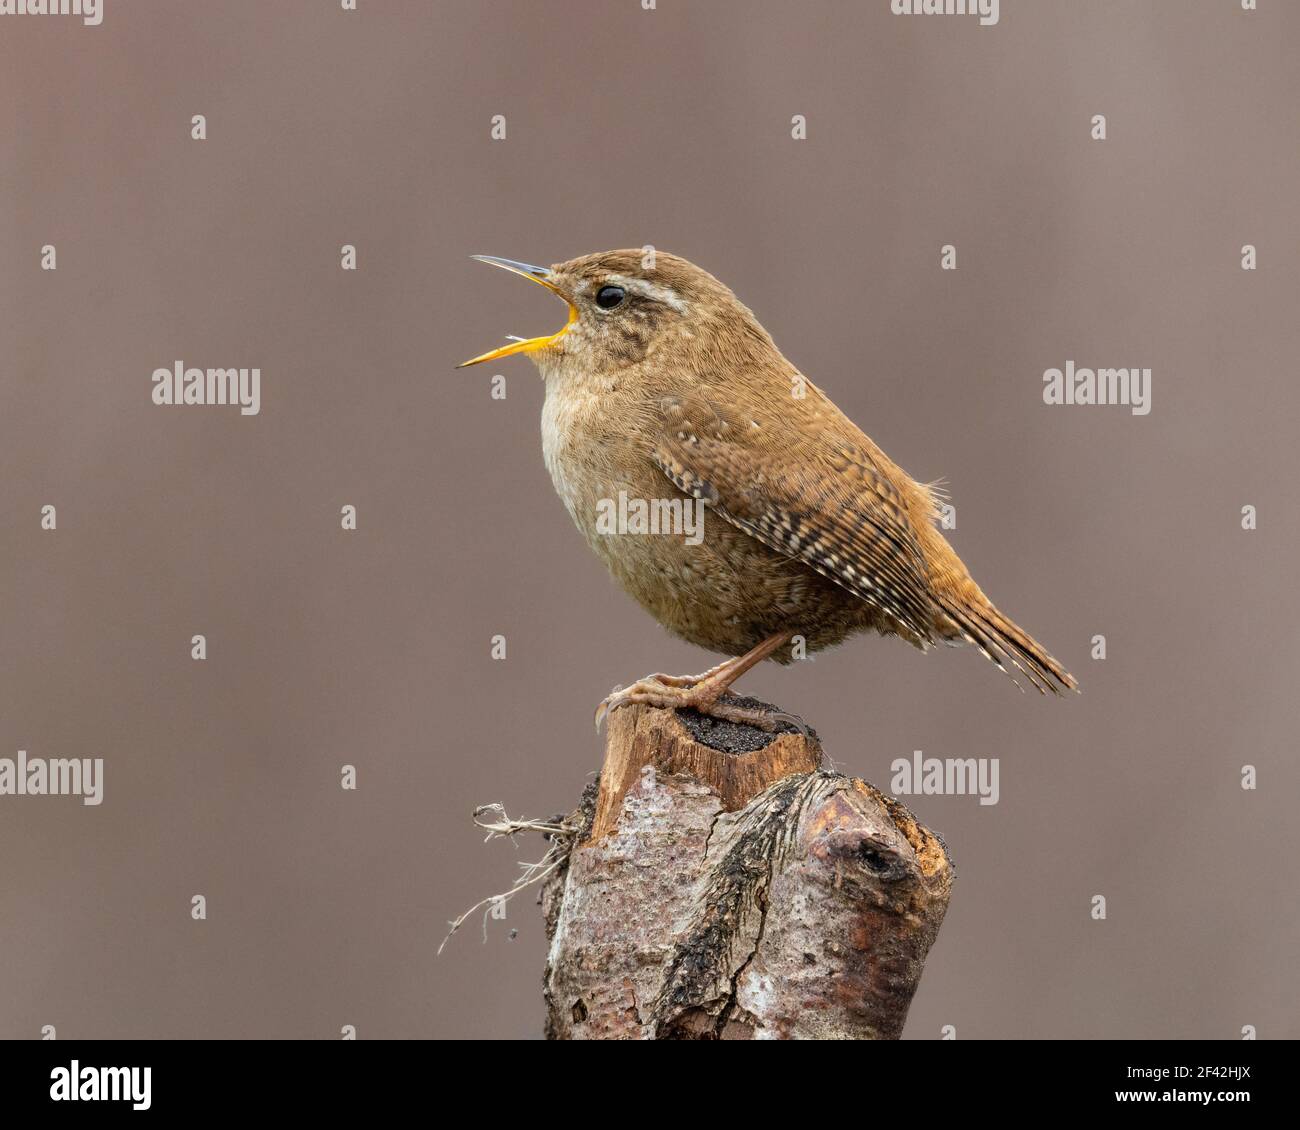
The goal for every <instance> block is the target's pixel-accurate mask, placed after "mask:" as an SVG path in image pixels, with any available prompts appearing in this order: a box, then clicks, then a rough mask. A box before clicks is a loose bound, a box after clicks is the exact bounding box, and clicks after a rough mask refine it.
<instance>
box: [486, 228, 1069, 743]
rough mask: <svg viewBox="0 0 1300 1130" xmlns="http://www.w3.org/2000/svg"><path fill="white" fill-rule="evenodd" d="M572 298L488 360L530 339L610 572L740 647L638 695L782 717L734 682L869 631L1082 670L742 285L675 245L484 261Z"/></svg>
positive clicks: (564, 493) (661, 607)
mask: <svg viewBox="0 0 1300 1130" xmlns="http://www.w3.org/2000/svg"><path fill="white" fill-rule="evenodd" d="M486 261H488V262H492V263H495V264H496V265H499V266H506V267H507V268H508V269H511V270H515V271H516V272H517V273H519V274H525V275H526V276H527V277H530V278H532V279H534V281H537V282H540V283H542V285H544V286H546V287H547V288H548V289H550V290H553V291H555V292H556V293H557V294H559V295H560V296H561V297H563V298H564V299H565V300H566V301H567V302H568V303H569V305H570V320H569V324H568V325H567V326H566V327H565V328H564V329H563V330H561V331H559V332H558V333H556V334H553V335H551V336H549V337H545V338H534V339H531V340H529V341H524V342H517V343H516V344H514V345H511V346H506V347H504V348H503V349H500V350H494V351H492V352H491V353H488V354H485V355H484V356H483V357H479V358H475V359H474V361H472V362H466V364H474V363H477V362H478V361H484V360H491V359H495V358H497V357H501V356H505V355H507V354H511V353H527V354H528V355H529V356H530V357H531V358H532V359H533V360H534V362H535V363H536V364H537V367H538V369H539V371H540V372H541V375H542V376H543V378H544V379H545V382H546V399H545V405H544V407H543V410H542V435H543V451H544V454H545V458H546V465H547V468H548V469H549V470H550V473H551V477H552V479H553V481H554V483H555V487H556V490H557V491H558V492H559V495H560V497H561V498H562V499H563V500H564V503H565V505H566V507H567V508H568V511H569V514H570V516H571V517H572V518H573V520H574V522H575V524H576V525H577V527H578V529H579V530H580V531H581V532H582V533H583V535H584V537H586V539H587V542H588V544H589V545H590V546H591V547H592V549H593V550H594V551H595V552H596V554H597V556H599V557H600V558H601V560H603V561H604V562H605V564H606V565H607V566H608V568H609V570H610V572H611V573H612V574H613V575H614V577H615V579H616V580H617V581H618V582H619V583H620V584H621V585H622V586H623V588H624V589H626V590H627V592H628V593H629V594H630V595H631V596H632V597H633V598H635V599H636V600H637V601H638V602H639V603H640V604H641V605H642V606H643V607H644V608H645V609H646V610H647V611H648V612H649V613H650V614H651V615H652V616H654V617H655V618H656V619H657V620H659V622H660V623H662V624H663V625H664V626H665V627H666V628H668V630H669V631H671V632H673V633H674V634H675V635H678V636H680V637H681V638H683V639H685V640H688V641H689V642H691V643H694V644H697V645H699V646H700V647H704V648H707V649H709V650H711V651H715V652H721V653H722V654H724V655H733V656H739V657H740V658H739V659H736V660H732V661H730V662H729V663H726V664H722V665H721V666H720V667H719V668H715V669H714V671H712V672H706V673H705V674H704V675H702V676H694V677H688V678H672V677H669V676H650V677H649V678H648V679H645V680H641V681H639V682H638V683H636V684H634V685H633V686H632V687H630V688H628V689H627V690H625V691H621V692H619V693H617V694H615V695H612V696H611V697H610V698H609V699H607V700H606V702H605V703H604V704H602V708H601V710H600V711H598V715H597V717H598V720H599V717H600V716H601V714H603V712H604V710H605V709H606V708H609V709H614V708H617V707H619V706H622V705H625V704H626V703H628V702H651V703H654V704H656V705H661V706H694V707H696V708H698V709H702V710H704V711H706V712H707V713H711V714H715V715H717V716H720V717H727V718H734V719H736V720H740V721H749V722H754V723H756V724H760V725H768V726H769V727H770V725H771V724H772V720H771V718H770V717H759V716H758V715H757V714H756V712H753V711H747V710H745V709H744V708H742V707H738V706H736V705H735V704H734V703H732V702H730V700H727V699H724V698H723V697H722V696H723V692H724V691H725V690H726V689H727V687H728V686H730V684H731V683H732V682H733V681H734V680H735V679H736V678H737V677H738V676H739V675H740V674H741V673H743V672H744V671H745V670H747V669H748V668H749V667H750V666H752V665H753V664H754V663H756V662H758V661H759V660H760V659H763V658H772V659H774V660H776V661H777V662H789V661H790V657H791V656H790V651H789V650H788V649H786V648H785V647H784V645H785V644H786V643H787V642H789V640H790V639H791V638H792V637H795V636H802V637H803V638H804V640H805V641H806V649H807V651H808V652H813V651H817V650H819V649H821V648H825V647H830V646H833V645H834V644H837V643H840V642H841V641H842V640H843V639H844V638H845V637H846V636H848V635H850V634H852V633H854V632H858V631H863V630H866V629H875V630H876V631H878V632H880V633H881V634H884V635H897V636H901V637H902V638H903V639H905V640H907V641H908V642H910V643H912V644H914V645H916V646H917V647H920V648H923V649H924V648H926V647H928V646H929V645H930V644H932V643H935V642H939V641H943V642H951V643H961V642H968V643H971V644H974V645H975V646H976V647H977V648H978V649H979V650H980V651H981V652H982V653H983V654H984V655H985V656H987V657H988V658H989V659H991V660H992V661H993V662H994V663H996V664H997V665H998V666H999V667H1000V668H1002V669H1003V670H1004V671H1007V672H1008V673H1009V674H1012V676H1013V677H1015V675H1016V673H1019V674H1020V675H1022V676H1023V677H1024V679H1025V680H1026V681H1027V682H1029V683H1030V684H1032V685H1033V686H1035V687H1037V688H1038V689H1039V690H1040V691H1053V692H1059V691H1060V690H1063V689H1073V688H1074V687H1075V681H1074V679H1073V678H1072V677H1071V676H1070V675H1069V674H1068V673H1067V672H1066V671H1065V669H1064V668H1063V667H1062V666H1061V665H1060V664H1059V663H1057V662H1056V660H1055V659H1053V658H1052V657H1051V656H1050V655H1049V654H1048V653H1047V652H1046V651H1045V650H1044V649H1043V648H1042V646H1041V645H1039V644H1038V643H1037V642H1035V641H1034V640H1033V639H1032V638H1030V637H1029V636H1028V635H1027V634H1026V633H1025V632H1023V631H1022V630H1021V629H1020V628H1018V627H1017V626H1016V625H1015V624H1014V623H1012V621H1011V620H1009V619H1007V618H1006V617H1005V616H1003V615H1002V613H1001V612H999V611H998V610H997V608H995V607H994V606H993V604H992V603H991V602H990V601H989V599H988V598H987V597H986V596H985V595H984V593H983V592H981V591H980V588H979V586H978V585H976V584H975V582H974V581H973V580H972V579H971V577H970V574H969V573H968V572H967V571H966V567H965V566H964V565H963V564H962V562H961V560H960V559H959V558H958V557H957V555H956V553H954V552H953V550H952V547H951V546H950V545H949V544H948V542H947V541H946V540H945V539H944V537H943V535H942V534H941V533H940V531H939V529H938V527H937V526H936V501H935V497H934V494H933V492H932V491H931V489H930V488H928V487H926V486H924V485H922V484H920V483H917V482H915V481H914V480H913V479H911V478H910V477H909V476H908V475H907V474H906V473H905V472H904V471H903V470H902V469H901V468H899V467H898V466H897V465H896V464H894V463H893V462H892V461H891V460H890V459H889V458H888V457H887V456H886V455H885V454H884V452H882V451H881V450H880V448H878V447H877V446H876V445H875V444H874V443H873V442H872V441H871V440H870V439H869V438H867V436H866V435H864V434H863V432H862V431H861V430H860V429H859V428H858V427H857V426H856V425H855V424H854V423H853V422H852V421H851V420H850V419H849V418H848V417H847V416H845V415H844V413H842V412H841V411H840V410H839V409H838V408H837V407H836V406H835V405H834V403H832V402H831V400H830V399H829V398H828V397H827V396H826V394H825V393H823V392H822V391H821V390H820V389H819V388H817V387H816V386H815V385H814V384H812V382H810V381H808V380H807V379H806V378H804V377H803V375H802V374H801V373H799V371H798V370H797V369H796V368H795V367H794V366H793V365H792V364H791V363H790V362H789V361H787V360H786V359H785V358H784V357H783V356H782V355H781V353H780V351H779V350H778V349H777V348H776V345H775V343H774V342H773V341H772V339H771V337H770V336H769V335H768V333H767V331H766V330H764V329H763V327H762V326H761V325H759V323H758V321H757V319H756V318H755V317H754V315H753V314H752V313H751V312H750V310H749V309H748V308H747V307H746V306H744V305H743V304H742V303H741V302H740V301H739V300H738V299H737V298H736V296H735V295H734V294H732V292H731V291H730V290H729V289H728V288H727V287H725V286H724V285H723V284H722V283H720V282H719V281H718V280H717V279H715V278H714V277H713V276H712V275H710V274H708V273H707V272H706V271H703V270H701V269H700V268H699V267H696V266H695V265H694V264H692V263H689V262H687V261H686V260H685V259H681V258H678V257H677V256H675V255H668V254H666V253H664V252H657V253H655V254H654V255H653V257H652V259H651V258H647V257H644V256H643V252H641V251H610V252H603V253H599V254H595V255H586V256H583V257H581V258H578V259H573V260H570V261H569V262H567V263H560V264H557V265H556V266H555V267H553V268H536V267H527V266H525V265H523V264H514V263H511V262H510V261H508V260H491V259H488V260H486ZM620 492H623V493H624V494H625V495H626V497H627V498H628V499H645V500H652V499H663V498H675V499H677V500H679V501H680V500H683V499H684V497H685V498H690V499H694V500H699V502H701V503H703V505H704V508H705V509H704V523H703V538H702V540H701V541H700V542H699V544H691V541H692V539H690V538H688V537H687V536H686V535H685V534H681V533H679V534H675V535H665V534H651V535H647V534H644V533H630V532H629V533H618V532H615V533H611V532H610V531H609V529H608V528H607V527H603V526H602V525H601V523H600V522H599V521H598V520H597V516H598V514H599V513H600V512H601V509H602V507H605V508H606V510H608V507H609V505H610V502H611V501H612V500H615V499H618V498H619V497H620Z"/></svg>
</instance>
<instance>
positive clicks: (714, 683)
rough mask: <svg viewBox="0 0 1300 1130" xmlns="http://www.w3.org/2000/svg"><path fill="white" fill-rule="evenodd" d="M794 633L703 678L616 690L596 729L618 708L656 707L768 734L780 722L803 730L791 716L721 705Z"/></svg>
mask: <svg viewBox="0 0 1300 1130" xmlns="http://www.w3.org/2000/svg"><path fill="white" fill-rule="evenodd" d="M793 634H794V633H792V632H778V633H777V634H776V635H774V636H769V637H768V638H767V639H765V640H763V641H762V643H760V644H758V646H757V647H753V648H751V649H750V650H749V651H747V652H745V654H744V655H739V656H737V657H736V658H735V659H728V660H727V661H726V662H725V663H719V664H718V665H717V666H716V667H714V668H712V669H711V670H709V671H705V672H704V674H702V675H696V676H694V677H691V676H680V675H647V676H646V677H645V678H644V679H638V680H637V681H636V682H635V683H633V684H632V685H631V686H630V687H624V688H622V689H616V690H615V691H614V692H613V693H612V694H610V695H609V697H608V698H606V699H605V701H604V702H602V703H601V704H600V705H599V706H598V707H596V729H598V730H599V729H600V724H601V722H603V721H604V720H605V715H606V714H608V713H610V712H611V711H614V710H617V709H618V708H619V707H620V706H631V705H633V704H635V703H640V704H643V705H645V706H657V707H660V708H661V709H664V710H681V709H687V708H689V709H692V710H698V711H699V712H700V713H701V714H706V715H708V716H709V717H710V718H721V719H724V720H725V721H728V722H740V723H743V724H745V725H749V726H757V727H758V728H759V729H760V730H766V731H768V732H769V733H771V732H772V731H774V730H775V729H776V727H777V724H778V723H780V722H789V723H791V724H792V725H794V726H797V727H798V728H799V729H800V730H806V727H805V726H804V724H803V723H802V722H801V721H800V720H799V719H798V718H796V717H795V716H794V715H792V714H780V713H771V712H769V711H765V710H757V709H755V708H753V707H748V706H739V705H737V704H735V703H730V702H722V701H721V699H722V696H723V695H724V694H725V693H726V692H727V690H728V689H729V688H730V687H731V685H732V683H734V682H735V681H736V680H737V679H739V678H740V676H741V675H743V674H744V673H745V672H746V671H748V670H749V669H750V668H751V667H754V666H756V665H758V664H759V663H761V662H762V661H763V660H764V659H766V658H768V656H770V655H772V654H773V652H775V651H776V650H777V649H778V648H780V647H782V646H783V645H784V644H786V643H788V642H789V640H790V639H791V638H792V636H793Z"/></svg>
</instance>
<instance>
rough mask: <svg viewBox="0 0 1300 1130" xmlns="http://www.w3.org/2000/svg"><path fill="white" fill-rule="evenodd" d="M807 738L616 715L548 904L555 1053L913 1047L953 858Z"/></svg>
mask: <svg viewBox="0 0 1300 1130" xmlns="http://www.w3.org/2000/svg"><path fill="white" fill-rule="evenodd" d="M741 701H744V702H746V703H748V704H750V705H759V706H764V705H766V704H761V703H758V704H755V703H754V700H752V699H746V700H741ZM768 709H771V710H774V709H775V708H772V707H768ZM788 729H789V732H782V733H778V734H775V735H773V734H768V733H765V732H764V731H762V730H758V729H754V728H752V727H749V726H737V725H734V724H732V723H720V722H717V721H715V720H714V719H710V718H705V717H702V716H700V715H699V714H696V713H694V712H693V711H683V712H680V713H677V712H674V711H668V710H658V709H654V708H650V707H644V706H631V707H626V708H624V709H621V710H618V711H615V712H614V714H613V715H612V716H611V717H610V720H609V736H608V740H607V743H606V749H605V764H604V768H603V769H602V771H601V775H600V782H599V786H598V787H597V788H591V787H589V788H588V790H587V793H586V795H585V796H584V798H583V804H582V806H581V807H580V808H579V809H578V810H577V811H576V812H575V813H574V814H573V815H572V816H571V817H569V819H568V821H567V823H568V825H569V826H570V827H573V828H575V829H577V831H576V832H575V833H574V842H573V847H572V849H571V851H570V853H569V857H568V861H567V864H566V865H565V866H564V867H563V868H561V869H558V870H557V871H556V872H555V873H554V874H553V875H552V876H551V877H550V878H549V880H548V881H547V883H546V885H545V887H544V888H543V891H542V905H543V908H544V913H545V916H546V927H547V937H548V938H549V939H550V943H551V944H550V952H549V955H548V959H547V963H546V973H545V981H544V984H545V997H546V1007H547V1022H546V1035H547V1037H548V1038H550V1039H705V1040H708V1039H897V1038H898V1036H899V1035H900V1034H901V1032H902V1030H903V1022H904V1021H905V1020H906V1018H907V1010H908V1007H909V1005H910V1004H911V1001H912V996H913V994H914V993H915V992H916V987H917V984H918V982H919V981H920V977H921V971H922V968H923V966H924V963H925V957H926V954H927V953H928V952H929V949H930V946H931V945H932V944H933V942H934V939H935V936H936V934H937V933H938V931H939V926H940V923H941V922H942V921H943V916H944V912H945V911H946V910H947V906H948V895H949V891H950V889H951V886H952V877H953V868H952V863H951V860H950V859H949V857H948V852H947V849H946V848H945V846H944V844H943V841H942V840H941V839H940V838H939V837H938V836H937V835H935V834H934V833H933V832H931V831H929V830H928V829H926V828H924V827H923V826H922V825H921V824H920V823H919V822H918V821H917V820H916V818H915V817H914V816H913V815H912V814H911V813H910V812H909V811H908V810H907V809H906V808H904V807H903V805H901V804H899V803H898V802H897V801H896V800H894V799H893V798H892V797H889V796H886V795H884V794H883V793H881V792H880V791H879V790H877V789H876V788H874V787H873V786H872V785H869V784H868V783H867V782H865V781H861V780H857V779H855V778H851V777H845V776H842V775H841V774H838V773H833V772H828V771H826V770H824V769H822V768H821V765H822V750H821V745H820V743H819V742H818V740H817V737H816V735H815V734H809V735H807V736H805V735H803V734H800V733H798V732H797V731H795V730H794V729H793V727H790V728H788Z"/></svg>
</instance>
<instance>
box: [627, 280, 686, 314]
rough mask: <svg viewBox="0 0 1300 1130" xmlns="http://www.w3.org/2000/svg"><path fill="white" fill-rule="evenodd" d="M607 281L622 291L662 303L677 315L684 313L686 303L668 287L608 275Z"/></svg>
mask: <svg viewBox="0 0 1300 1130" xmlns="http://www.w3.org/2000/svg"><path fill="white" fill-rule="evenodd" d="M608 281H609V282H611V283H614V284H615V285H616V286H621V287H622V288H623V289H624V290H630V291H631V292H632V293H633V294H640V295H642V296H643V297H645V298H650V299H653V300H654V301H655V302H662V303H663V304H664V305H665V306H670V307H672V309H674V310H676V311H677V313H679V314H685V313H686V303H685V302H683V301H682V300H681V299H680V298H679V297H678V296H677V292H676V291H675V290H673V288H672V287H670V286H660V285H659V284H658V283H652V282H648V281H647V280H645V279H633V278H628V277H627V276H626V275H610V276H609V280H608Z"/></svg>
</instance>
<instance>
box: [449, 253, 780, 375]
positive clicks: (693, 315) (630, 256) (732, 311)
mask: <svg viewBox="0 0 1300 1130" xmlns="http://www.w3.org/2000/svg"><path fill="white" fill-rule="evenodd" d="M474 258H475V259H478V260H479V261H480V262H483V263H489V264H491V265H492V266H494V267H502V268H504V269H505V270H507V271H513V272H514V273H515V274H517V275H522V276H523V277H524V278H526V279H531V280H532V281H533V282H535V283H538V284H540V285H541V286H544V287H546V289H547V290H550V291H552V292H553V293H554V294H556V295H558V296H559V297H560V298H562V299H564V301H565V302H566V303H567V304H568V307H569V319H568V321H567V322H566V323H565V324H564V325H563V326H562V327H561V328H560V329H558V330H556V331H555V332H554V333H552V334H547V335H545V336H542V337H531V338H519V339H515V340H514V341H512V342H511V343H510V344H509V345H503V346H501V348H499V349H493V350H490V351H489V352H487V353H484V354H482V355H481V356H479V357H474V358H472V359H471V360H469V361H465V362H463V363H462V364H461V365H460V366H458V367H459V368H464V367H465V366H466V365H477V364H479V363H481V362H483V361H495V360H497V359H498V358H501V357H509V356H511V355H512V354H515V353H526V354H528V356H529V357H530V358H531V359H532V360H533V361H534V362H535V363H536V365H537V367H538V368H539V369H540V370H541V372H542V375H543V376H546V375H547V374H548V373H549V372H551V371H555V370H558V369H560V368H562V367H563V366H564V365H565V364H566V363H568V362H573V363H577V364H579V365H581V366H582V367H584V368H585V369H587V370H589V371H599V372H605V371H609V370H614V369H620V368H623V367H625V366H628V365H633V364H636V363H638V362H640V361H642V360H644V359H645V358H646V357H647V356H648V355H650V354H651V353H654V352H656V351H659V350H662V349H665V348H669V349H671V348H674V347H676V348H678V349H681V350H682V351H683V352H687V353H689V352H692V351H694V350H695V349H697V348H700V347H701V346H703V345H705V343H708V344H709V345H710V346H712V345H716V344H725V343H726V342H727V341H734V342H743V341H748V340H753V339H754V338H755V336H756V335H757V336H759V337H761V338H762V339H766V340H767V341H768V343H769V344H770V339H768V338H767V335H766V333H764V331H763V330H762V329H761V327H759V326H758V323H757V322H756V321H755V320H754V316H753V314H751V313H750V311H749V310H748V309H747V308H746V307H745V306H743V305H742V304H741V303H740V301H739V300H738V299H737V298H736V296H735V295H734V294H732V292H731V291H730V290H729V289H728V288H727V287H725V286H723V284H722V283H720V282H718V280H717V279H715V278H714V277H713V276H712V275H711V274H709V273H708V272H707V271H705V270H702V269H701V268H699V267H697V266H695V264H694V263H690V262H688V261H687V260H685V259H682V258H680V257H679V256H677V255H670V254H668V253H667V252H663V251H651V250H649V249H639V248H638V249H635V250H626V251H599V252H596V253H594V254H591V255H583V256H580V257H579V258H577V259H570V260H569V261H568V262H566V263H557V264H555V265H554V266H551V267H534V266H530V265H529V264H527V263H518V262H515V261H514V260H512V259H497V258H495V257H493V256H491V255H475V256H474Z"/></svg>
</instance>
